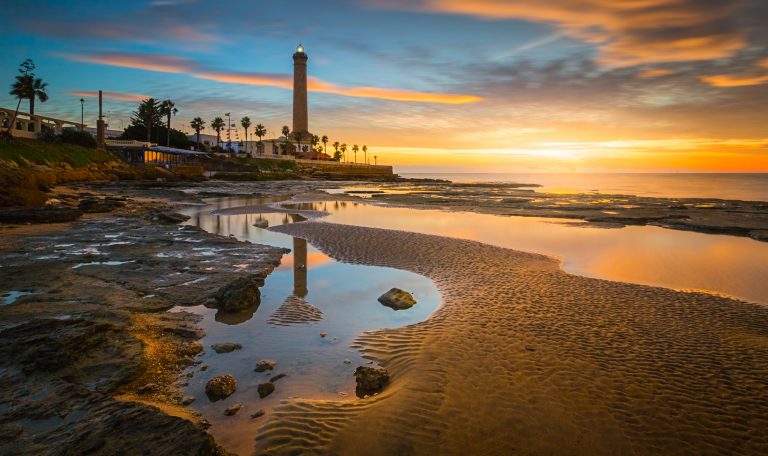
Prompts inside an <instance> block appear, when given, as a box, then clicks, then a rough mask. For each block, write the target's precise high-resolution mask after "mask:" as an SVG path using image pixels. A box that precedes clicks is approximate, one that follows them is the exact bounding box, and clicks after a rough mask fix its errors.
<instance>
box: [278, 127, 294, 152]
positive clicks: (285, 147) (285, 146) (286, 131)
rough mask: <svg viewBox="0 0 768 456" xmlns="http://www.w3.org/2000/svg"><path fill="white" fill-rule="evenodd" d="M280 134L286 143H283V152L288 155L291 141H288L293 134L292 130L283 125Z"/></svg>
mask: <svg viewBox="0 0 768 456" xmlns="http://www.w3.org/2000/svg"><path fill="white" fill-rule="evenodd" d="M280 133H282V134H283V137H284V138H285V142H284V143H283V151H284V152H285V153H286V154H287V153H288V146H289V145H290V139H288V137H289V136H290V134H291V129H290V128H288V125H283V128H282V129H281V130H280Z"/></svg>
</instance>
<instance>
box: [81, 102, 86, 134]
mask: <svg viewBox="0 0 768 456" xmlns="http://www.w3.org/2000/svg"><path fill="white" fill-rule="evenodd" d="M84 123H85V98H81V99H80V131H83V129H84V128H85V125H84Z"/></svg>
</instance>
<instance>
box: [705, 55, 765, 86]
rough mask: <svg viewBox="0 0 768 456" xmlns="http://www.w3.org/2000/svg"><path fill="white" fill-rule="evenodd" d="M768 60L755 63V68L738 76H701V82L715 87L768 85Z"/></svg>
mask: <svg viewBox="0 0 768 456" xmlns="http://www.w3.org/2000/svg"><path fill="white" fill-rule="evenodd" d="M765 70H768V58H766V59H762V60H760V61H758V62H755V64H754V67H753V68H751V69H749V70H747V71H745V72H742V73H738V74H715V75H705V76H699V80H700V81H702V82H704V83H707V84H709V85H711V86H713V87H744V86H754V85H762V84H766V83H768V74H766V71H765Z"/></svg>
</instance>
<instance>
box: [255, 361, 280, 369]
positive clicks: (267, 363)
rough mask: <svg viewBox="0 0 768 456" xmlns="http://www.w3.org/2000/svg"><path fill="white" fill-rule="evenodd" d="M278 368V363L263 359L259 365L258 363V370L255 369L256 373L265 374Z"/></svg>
mask: <svg viewBox="0 0 768 456" xmlns="http://www.w3.org/2000/svg"><path fill="white" fill-rule="evenodd" d="M275 366H277V363H276V362H275V361H273V360H271V359H262V360H261V361H259V362H258V363H256V369H254V370H255V371H256V372H265V371H268V370H270V371H271V370H272V369H274V368H275Z"/></svg>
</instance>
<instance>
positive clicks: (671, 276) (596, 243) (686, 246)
mask: <svg viewBox="0 0 768 456" xmlns="http://www.w3.org/2000/svg"><path fill="white" fill-rule="evenodd" d="M333 207H334V209H333V210H332V211H331V212H332V214H331V215H330V216H329V217H328V218H327V219H326V220H327V221H329V222H336V223H346V224H351V225H360V226H369V227H378V228H388V229H397V230H406V231H414V232H418V233H427V234H436V235H441V236H450V237H457V238H462V239H471V240H476V241H481V242H485V243H489V244H494V245H498V246H501V247H507V248H513V249H518V250H523V251H527V252H536V253H542V254H545V255H550V256H553V257H556V258H559V259H561V260H562V261H563V267H564V269H565V270H567V271H568V272H571V273H574V274H579V275H585V276H590V277H599V278H605V279H610V280H618V281H624V282H632V283H641V284H647V285H656V286H664V287H669V288H675V289H685V290H707V291H711V292H715V293H720V294H727V295H730V296H735V297H739V298H742V299H745V300H749V301H754V302H761V303H768V281H767V280H765V278H766V277H768V243H764V242H758V241H755V240H752V239H749V238H743V237H736V236H726V235H712V234H702V233H695V232H688V231H677V230H670V229H665V228H659V227H654V226H628V227H624V228H598V227H595V226H591V225H588V224H584V223H580V222H578V221H576V223H574V221H572V220H571V221H561V220H557V219H546V218H537V217H500V216H495V215H486V214H475V213H466V212H448V211H437V210H417V209H405V208H396V207H383V206H376V205H367V204H359V205H346V206H339V207H335V206H333ZM303 208H306V209H312V208H314V209H316V210H317V209H320V210H321V208H320V206H317V205H315V206H314V207H312V206H311V205H306V206H303Z"/></svg>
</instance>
